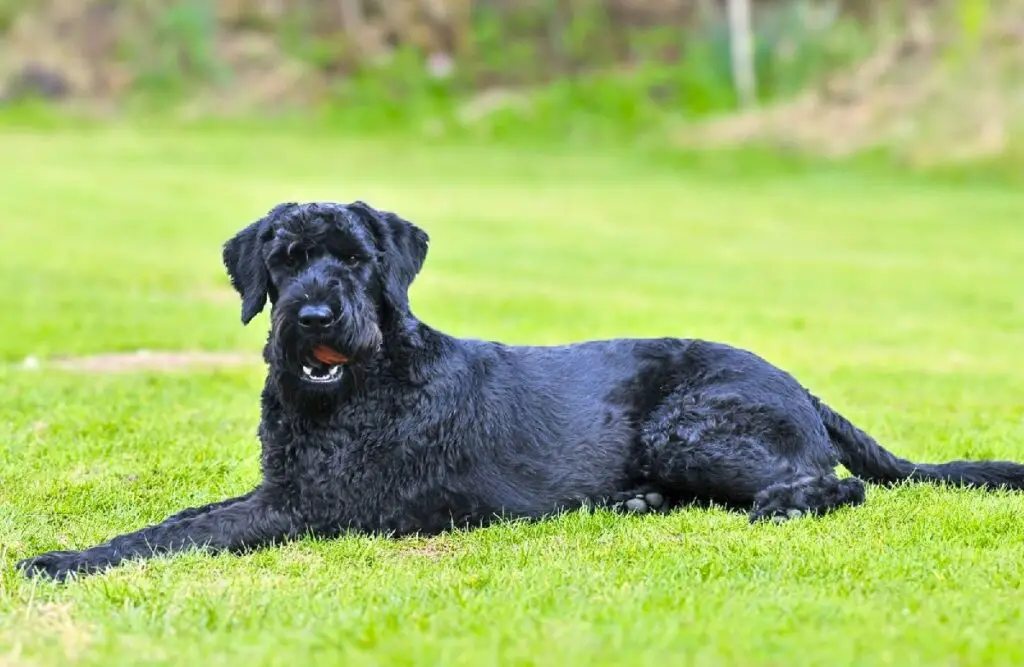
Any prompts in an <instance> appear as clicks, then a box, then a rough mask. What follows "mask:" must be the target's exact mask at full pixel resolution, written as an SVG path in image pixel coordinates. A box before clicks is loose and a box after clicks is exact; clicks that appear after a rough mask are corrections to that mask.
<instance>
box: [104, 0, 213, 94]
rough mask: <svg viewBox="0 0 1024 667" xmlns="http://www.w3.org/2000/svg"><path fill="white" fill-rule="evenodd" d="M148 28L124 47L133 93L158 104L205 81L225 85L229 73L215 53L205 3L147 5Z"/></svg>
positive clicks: (197, 0)
mask: <svg viewBox="0 0 1024 667" xmlns="http://www.w3.org/2000/svg"><path fill="white" fill-rule="evenodd" d="M147 10H148V11H149V13H150V14H151V20H150V21H148V22H147V24H148V25H147V29H144V30H142V31H141V32H140V33H139V34H138V35H137V36H135V37H134V38H133V39H132V40H130V41H129V42H127V43H126V44H125V45H124V48H125V57H126V58H127V60H128V61H129V62H130V63H131V65H132V66H133V67H134V68H135V71H136V77H135V86H136V92H137V93H138V94H139V95H141V96H142V98H144V99H145V98H151V99H152V100H153V101H155V102H162V101H164V100H166V99H168V98H175V97H180V96H182V95H184V94H186V93H188V92H190V91H192V90H195V88H196V87H197V86H198V85H201V84H204V83H212V84H217V83H223V82H224V81H226V80H228V79H229V78H230V71H229V70H228V69H227V67H226V66H225V65H224V63H222V62H221V61H220V60H219V59H218V57H217V54H216V40H217V31H218V25H217V16H216V7H215V5H214V3H211V2H208V1H207V0H177V1H176V2H173V3H171V4H169V5H166V6H164V5H162V4H150V5H148V6H147Z"/></svg>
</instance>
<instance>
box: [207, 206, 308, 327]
mask: <svg viewBox="0 0 1024 667" xmlns="http://www.w3.org/2000/svg"><path fill="white" fill-rule="evenodd" d="M291 206H294V204H279V205H277V206H275V207H274V208H273V209H271V211H270V212H269V213H267V215H266V216H264V217H262V218H260V219H259V220H257V221H256V222H254V223H252V224H251V225H249V226H248V227H246V228H245V229H243V230H242V231H240V232H238V233H237V234H235V236H234V237H232V238H231V239H230V240H228V241H227V243H225V244H224V251H223V259H224V267H225V268H226V269H227V272H228V278H230V279H231V285H232V287H234V288H235V290H236V291H237V292H238V294H239V296H241V297H242V324H248V323H249V322H250V321H251V320H252V318H254V317H256V316H257V315H259V314H260V312H261V311H262V310H263V306H265V305H266V303H267V297H268V296H269V295H270V292H271V289H272V286H271V285H270V272H269V271H268V270H267V265H266V262H264V260H263V245H264V244H265V243H266V242H267V241H269V240H270V239H271V238H272V237H273V233H274V231H273V228H272V226H271V223H272V221H273V220H274V218H275V217H277V216H278V215H280V214H281V213H282V212H283V211H284V210H285V209H286V208H288V207H291Z"/></svg>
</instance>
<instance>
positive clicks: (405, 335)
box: [20, 202, 1024, 579]
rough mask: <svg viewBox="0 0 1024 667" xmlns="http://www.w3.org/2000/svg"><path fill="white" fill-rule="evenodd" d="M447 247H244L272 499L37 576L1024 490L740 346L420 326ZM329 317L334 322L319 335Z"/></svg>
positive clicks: (240, 263) (387, 236) (292, 216)
mask: <svg viewBox="0 0 1024 667" xmlns="http://www.w3.org/2000/svg"><path fill="white" fill-rule="evenodd" d="M427 242H428V237H427V234H426V233H425V232H424V231H422V230H421V229H419V228H418V227H416V226H414V225H413V224H411V223H410V222H408V221H406V220H403V219H402V218H400V217H399V216H397V215H395V214H393V213H389V212H385V211H379V210H376V209H375V208H373V207H371V206H369V205H367V204H364V203H362V202H355V203H353V204H349V205H341V204H332V203H326V204H303V205H300V204H294V203H292V204H282V205H279V206H277V207H275V208H274V209H273V210H271V211H270V212H269V213H268V214H267V215H266V216H265V217H264V218H262V219H261V220H259V221H257V222H255V223H253V224H252V225H250V226H248V227H247V228H245V229H243V230H242V231H241V232H239V233H238V234H237V235H236V236H235V237H234V238H232V239H231V240H230V241H228V242H227V243H226V244H225V247H224V263H225V265H226V267H227V271H228V274H229V276H230V278H231V282H232V284H233V285H234V287H235V288H236V289H237V290H238V292H239V295H240V296H241V299H242V320H243V322H245V323H248V322H249V321H250V320H251V319H252V318H253V317H255V316H256V315H257V314H258V313H259V312H260V311H261V310H262V309H263V308H264V306H265V304H266V302H267V301H268V300H269V301H270V303H271V304H272V313H271V330H270V333H269V335H268V338H267V343H266V346H265V348H264V357H265V359H266V361H267V364H268V373H267V378H266V383H265V386H264V389H263V393H262V419H261V422H260V427H259V437H260V440H261V441H262V443H263V458H262V468H263V480H262V482H261V483H260V485H259V486H258V487H257V488H256V489H254V490H253V491H252V492H250V493H248V494H246V495H244V496H240V497H238V498H233V499H230V500H226V501H223V502H220V503H215V504H212V505H208V506H206V507H199V508H195V509H190V510H185V511H184V512H181V513H179V514H177V515H175V516H173V517H171V518H169V519H167V520H166V521H164V522H163V523H160V524H158V525H154V526H149V527H147V528H144V529H142V530H140V531H138V532H134V533H130V534H127V535H122V536H120V537H115V538H114V539H112V540H110V541H108V542H106V543H104V544H101V545H99V546H95V547H92V548H90V549H86V550H84V551H75V552H51V553H47V554H43V555H40V556H37V557H35V558H30V559H27V560H24V561H22V562H21V563H20V566H21V567H22V568H24V569H25V570H26V571H27V572H28V573H30V574H40V573H41V574H45V575H49V576H51V577H55V578H58V579H63V578H65V577H66V576H68V575H69V574H72V573H86V572H97V571H100V570H103V569H105V568H108V567H111V566H114V565H116V564H118V563H120V562H122V561H124V560H125V559H129V558H148V557H151V556H153V555H155V554H162V553H171V552H175V551H180V550H183V549H187V548H193V547H195V548H201V549H206V550H210V551H222V550H229V551H236V552H238V551H244V550H249V549H253V548H256V547H259V546H261V545H267V544H270V543H273V542H279V541H282V540H287V539H291V538H295V537H297V536H299V535H303V534H316V535H321V536H335V535H338V534H341V533H343V532H345V531H361V532H372V533H388V534H393V535H407V534H412V533H419V534H432V533H438V532H440V531H444V530H446V529H449V528H451V527H453V526H454V527H471V526H481V525H484V524H487V523H489V522H491V521H494V520H496V519H499V518H501V517H520V518H524V517H525V518H537V517H541V516H544V515H550V514H553V513H555V512H559V511H563V510H565V509H569V508H574V507H579V506H583V505H598V506H608V507H619V508H623V509H627V510H628V511H647V510H657V511H665V510H667V509H668V508H670V507H674V506H678V505H679V504H682V503H688V502H693V501H705V502H706V501H714V502H717V503H722V504H726V505H729V506H734V507H740V508H745V509H746V510H747V511H749V514H750V518H751V520H759V519H765V518H772V519H776V520H785V519H787V518H792V517H794V516H798V515H801V514H805V513H806V514H821V513H825V512H828V511H830V510H832V509H835V508H837V507H840V506H842V505H855V504H859V503H862V502H863V501H864V485H863V483H862V482H861V481H860V479H858V478H857V477H850V478H846V479H839V478H838V477H836V475H835V474H834V468H835V466H836V465H837V464H839V463H842V464H843V465H844V466H846V467H847V468H848V469H850V470H851V471H852V472H853V473H854V474H855V475H859V476H861V477H863V478H864V479H867V480H869V481H876V482H882V483H889V482H893V481H897V480H904V479H920V480H931V481H945V482H951V483H956V484H964V485H969V486H979V487H985V488H1000V487H1007V488H1011V489H1024V466H1022V465H1019V464H1016V463H1009V462H967V461H957V462H953V463H946V464H941V465H915V464H912V463H910V462H908V461H905V460H903V459H899V458H897V457H895V456H893V455H892V454H890V453H889V452H887V451H885V450H884V449H882V448H881V447H880V446H879V445H878V444H877V443H876V442H875V441H874V440H873V439H871V437H870V436H868V435H867V434H865V433H864V432H863V431H860V430H859V429H857V428H856V427H854V426H853V425H852V424H850V423H849V422H848V421H847V420H846V419H844V418H843V417H842V416H840V415H839V414H837V413H836V412H834V411H833V410H832V409H831V408H829V407H828V406H826V405H824V404H823V403H822V402H821V401H820V400H819V399H817V398H816V397H814V396H812V395H811V394H809V393H808V391H807V390H806V389H805V388H804V387H803V386H801V384H800V383H799V382H798V381H797V380H795V379H794V378H793V377H792V376H791V375H789V374H788V373H786V372H784V371H782V370H780V369H779V368H777V367H775V366H773V365H771V364H770V363H768V362H767V361H765V360H763V359H762V358H760V357H758V356H756V355H754V354H752V353H751V352H748V351H744V350H741V349H737V348H734V347H730V346H728V345H724V344H720V343H714V342H708V341H703V340H685V339H676V338H658V339H617V340H603V341H589V342H582V343H577V344H571V345H563V346H557V347H514V346H507V345H503V344H500V343H496V342H487V341H481V340H464V339H457V338H453V337H451V336H448V335H445V334H443V333H441V332H439V331H437V330H435V329H432V328H431V327H429V326H428V325H426V324H424V323H423V322H421V321H419V320H418V319H417V318H416V317H414V316H413V315H412V313H411V312H410V310H409V303H408V297H407V291H408V289H409V285H410V284H411V283H412V281H413V279H414V277H415V276H416V274H417V273H418V272H419V271H420V269H421V267H422V266H423V262H424V259H425V258H426V254H427ZM309 308H314V309H317V310H316V311H315V312H316V313H319V317H320V319H319V320H316V321H313V320H310V319H309V317H306V316H304V313H307V314H308V313H309V312H312V311H309V310H308V309H309ZM304 317H305V319H304ZM311 322H312V324H311ZM322 344H325V345H328V346H329V347H331V348H333V349H334V350H337V351H338V352H340V353H342V354H344V355H345V357H347V359H348V361H347V362H346V363H344V364H342V365H340V366H339V368H337V369H334V370H335V371H336V372H337V377H334V376H330V375H328V374H327V373H328V371H329V370H330V368H329V367H321V366H319V365H317V362H316V361H315V360H311V350H312V349H313V348H314V347H315V346H317V345H322ZM310 369H313V372H314V373H317V374H318V375H316V377H313V376H311V375H310Z"/></svg>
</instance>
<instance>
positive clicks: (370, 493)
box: [263, 420, 424, 529]
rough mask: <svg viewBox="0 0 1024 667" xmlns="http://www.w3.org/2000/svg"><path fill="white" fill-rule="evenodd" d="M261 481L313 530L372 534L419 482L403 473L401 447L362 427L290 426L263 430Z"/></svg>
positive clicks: (404, 463)
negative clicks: (369, 531)
mask: <svg viewBox="0 0 1024 667" xmlns="http://www.w3.org/2000/svg"><path fill="white" fill-rule="evenodd" d="M263 435H264V438H265V441H264V457H263V458H264V460H263V467H264V478H265V481H266V483H268V484H271V485H273V486H274V487H276V488H277V489H278V490H279V491H280V492H282V493H284V494H286V496H287V497H288V500H289V503H290V504H291V505H292V506H293V507H295V509H297V510H298V511H299V512H300V513H301V514H302V515H303V516H304V517H306V518H307V520H309V521H310V522H311V523H314V524H316V525H319V526H352V527H359V528H371V529H372V528H373V527H375V526H377V525H380V524H382V523H386V522H387V517H389V516H391V515H392V514H393V513H394V512H395V511H397V510H396V508H398V507H400V506H401V505H402V498H403V497H404V496H405V495H406V494H407V493H409V492H411V491H414V489H415V488H416V487H417V486H419V485H420V484H421V483H422V482H423V481H424V480H422V479H417V478H416V475H415V472H414V471H411V470H409V469H408V468H409V466H408V465H407V464H408V457H406V456H405V455H404V453H403V452H404V449H405V448H404V447H403V444H402V443H401V442H400V441H399V440H398V439H397V437H396V436H395V435H393V434H389V433H388V432H387V429H381V428H366V427H365V425H353V424H348V425H345V424H338V423H337V422H335V421H334V420H332V421H331V422H330V423H327V424H317V423H311V424H305V425H296V424H294V423H290V424H286V423H284V422H281V423H278V424H274V425H270V426H269V427H267V428H265V429H264V434H263Z"/></svg>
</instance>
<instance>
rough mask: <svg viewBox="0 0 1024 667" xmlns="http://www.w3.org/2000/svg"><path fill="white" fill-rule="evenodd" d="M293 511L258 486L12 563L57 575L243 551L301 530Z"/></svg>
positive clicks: (30, 572)
mask: <svg viewBox="0 0 1024 667" xmlns="http://www.w3.org/2000/svg"><path fill="white" fill-rule="evenodd" d="M303 528H304V526H303V523H302V522H301V521H299V520H298V518H297V517H295V516H294V515H293V514H291V513H290V512H287V511H283V510H281V509H278V508H275V507H274V506H273V505H272V504H271V503H270V502H268V499H267V498H266V497H265V496H264V495H263V494H261V493H260V492H258V491H257V492H253V493H251V494H248V495H246V496H241V497H240V498H233V499H231V500H227V501H222V502H220V503H213V504H212V505H208V506H206V507H202V508H196V509H194V510H185V511H184V512H179V513H178V514H175V515H174V516H172V517H170V518H168V519H167V520H165V521H164V522H162V523H159V524H156V525H153V526H148V527H146V528H143V529H142V530H139V531H136V532H134V533H128V534H126V535H121V536H119V537H115V538H113V539H112V540H110V541H108V542H104V543H103V544H100V545H98V546H95V547H92V548H91V549H86V550H85V551H51V552H49V553H45V554H42V555H39V556H35V557H34V558H27V559H25V560H23V561H21V562H19V563H18V567H19V568H21V569H23V570H24V571H25V573H26V574H28V575H29V576H32V575H38V574H44V575H47V576H50V577H52V578H54V579H57V580H63V579H65V578H67V576H68V575H71V574H87V573H93V572H100V571H102V570H105V569H107V568H110V567H114V566H116V565H118V564H120V563H121V562H123V561H125V560H129V559H135V558H152V557H153V556H157V555H160V554H169V553H174V552H177V551H184V550H187V549H191V548H196V549H202V550H205V551H210V552H217V551H235V552H238V551H245V550H248V549H252V548H256V547H259V546H263V545H265V544H268V543H270V542H274V541H278V540H286V539H290V538H292V537H294V536H295V535H297V534H298V533H300V532H301V531H302V530H303Z"/></svg>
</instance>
